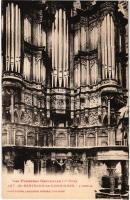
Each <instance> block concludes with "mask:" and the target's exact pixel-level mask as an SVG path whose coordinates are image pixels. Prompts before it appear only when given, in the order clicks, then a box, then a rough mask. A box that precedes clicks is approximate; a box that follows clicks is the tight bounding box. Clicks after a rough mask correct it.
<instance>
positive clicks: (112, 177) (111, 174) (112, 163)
mask: <svg viewBox="0 0 130 200" xmlns="http://www.w3.org/2000/svg"><path fill="white" fill-rule="evenodd" d="M116 164H117V162H116V161H112V160H110V161H107V162H106V165H107V171H108V174H109V178H110V193H111V194H114V191H115V171H116Z"/></svg>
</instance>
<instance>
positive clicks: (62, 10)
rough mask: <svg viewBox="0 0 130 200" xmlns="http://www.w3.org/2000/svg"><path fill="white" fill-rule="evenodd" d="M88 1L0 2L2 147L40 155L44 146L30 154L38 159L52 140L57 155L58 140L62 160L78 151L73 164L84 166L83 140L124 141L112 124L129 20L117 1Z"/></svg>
mask: <svg viewBox="0 0 130 200" xmlns="http://www.w3.org/2000/svg"><path fill="white" fill-rule="evenodd" d="M94 2H95V3H92V1H79V0H78V1H40V0H39V1H28V0H27V1H20V0H19V1H15V0H11V1H9V0H7V1H3V5H2V6H3V9H2V24H3V25H2V32H3V33H2V40H3V41H2V58H3V59H2V60H3V63H2V64H3V72H2V73H3V74H2V84H3V85H2V86H3V96H4V98H3V99H4V101H3V119H4V122H5V123H3V127H4V131H3V132H4V136H3V137H4V146H6V145H8V148H10V146H11V145H13V146H20V147H21V149H22V148H23V149H26V147H29V148H28V152H29V149H30V148H31V152H35V151H38V153H39V155H40V153H41V152H42V150H43V148H42V147H44V152H43V155H42V156H39V157H38V156H37V155H38V154H35V155H34V157H35V156H36V157H37V158H36V159H39V158H40V159H41V160H42V159H43V158H44V159H45V162H47V161H48V160H47V159H48V158H46V157H44V156H46V155H45V154H46V153H48V155H49V154H50V155H49V158H50V162H51V159H52V157H53V156H52V157H51V153H52V152H51V151H54V153H55V148H57V147H58V152H59V155H60V156H61V157H62V156H63V154H61V152H60V148H59V147H60V146H62V151H63V152H64V148H66V150H65V156H64V159H68V158H71V154H72V156H73V153H74V152H75V151H77V154H75V155H74V156H75V157H76V156H77V155H78V156H79V157H78V158H77V160H76V162H75V165H77V164H76V163H77V162H79V161H80V165H83V164H82V163H83V160H82V158H80V156H81V154H82V151H85V155H86V159H88V160H89V159H90V158H92V159H93V155H92V156H91V155H90V154H91V151H89V152H88V154H86V152H87V151H88V150H90V147H91V148H97V147H100V148H97V149H102V147H103V148H104V146H105V147H106V146H107V149H109V145H111V144H112V145H113V146H114V148H116V145H117V143H118V142H120V143H121V144H122V146H123V145H126V142H125V143H124V140H123V139H122V140H121V141H117V139H116V138H118V137H116V134H117V132H116V129H117V126H118V113H119V112H118V110H119V109H120V108H121V107H123V106H124V105H125V98H126V96H127V94H126V91H127V88H126V83H125V82H126V77H125V75H126V71H127V54H126V50H125V49H126V47H125V43H126V41H125V38H126V31H125V28H126V25H127V24H128V22H127V19H126V18H124V16H123V14H121V13H120V12H119V11H118V1H94ZM7 125H8V126H7ZM6 133H7V134H6ZM123 137H124V136H123V135H122V138H123ZM120 138H121V137H120ZM6 141H7V142H6ZM6 143H7V144H6ZM30 144H32V145H30ZM34 146H35V147H37V148H35V150H34V151H32V149H34ZM48 147H49V151H48V149H47V148H48ZM77 147H80V148H77ZM82 147H83V148H82ZM125 147H126V146H125ZM72 148H74V151H73V152H71V149H72ZM15 149H17V148H13V150H15ZM46 149H47V151H46ZM79 149H80V150H81V152H80V153H79ZM104 149H105V148H104ZM68 151H70V152H68ZM96 151H98V150H95V151H94V152H96ZM21 152H22V151H21ZM28 152H27V154H28ZM55 154H56V155H55V157H56V156H57V151H56V153H55ZM30 155H31V154H30ZM30 155H29V156H30ZM88 155H89V158H88ZM34 157H33V158H30V160H33V159H34ZM64 159H62V161H63V160H64ZM74 159H75V158H74ZM94 159H95V158H94ZM21 160H22V159H21ZM41 160H39V162H41ZM72 161H73V159H72ZM89 161H92V160H89ZM58 162H59V161H58ZM65 162H66V161H65ZM85 162H86V161H85ZM94 162H95V160H94ZM66 164H67V162H66ZM87 165H88V164H86V165H85V166H87ZM46 166H47V165H46ZM52 168H53V167H52ZM81 171H82V170H81Z"/></svg>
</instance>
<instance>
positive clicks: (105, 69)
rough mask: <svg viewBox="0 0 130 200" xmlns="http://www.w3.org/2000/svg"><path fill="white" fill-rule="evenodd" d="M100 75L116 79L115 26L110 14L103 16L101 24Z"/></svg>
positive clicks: (104, 77)
mask: <svg viewBox="0 0 130 200" xmlns="http://www.w3.org/2000/svg"><path fill="white" fill-rule="evenodd" d="M101 47H102V77H103V79H107V78H108V79H116V65H115V28H114V22H113V18H112V16H111V15H110V14H107V16H105V17H104V19H103V22H102V24H101Z"/></svg>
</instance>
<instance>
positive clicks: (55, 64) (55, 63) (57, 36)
mask: <svg viewBox="0 0 130 200" xmlns="http://www.w3.org/2000/svg"><path fill="white" fill-rule="evenodd" d="M68 38H69V36H68V19H67V16H66V11H65V10H63V9H61V8H60V9H58V10H56V13H55V21H54V22H53V23H52V87H58V85H59V87H68V86H69V63H68V56H69V55H68V50H69V47H68V45H69V44H68V42H69V41H68Z"/></svg>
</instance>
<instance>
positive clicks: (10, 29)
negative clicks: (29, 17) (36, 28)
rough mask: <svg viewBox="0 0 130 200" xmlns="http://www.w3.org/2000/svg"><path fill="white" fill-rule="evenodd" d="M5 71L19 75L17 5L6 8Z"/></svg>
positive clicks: (19, 54) (19, 33) (19, 36)
mask: <svg viewBox="0 0 130 200" xmlns="http://www.w3.org/2000/svg"><path fill="white" fill-rule="evenodd" d="M5 18H6V71H12V72H17V73H20V67H21V11H20V8H19V6H18V5H15V4H14V3H10V4H9V3H8V4H7V6H6V17H5Z"/></svg>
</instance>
